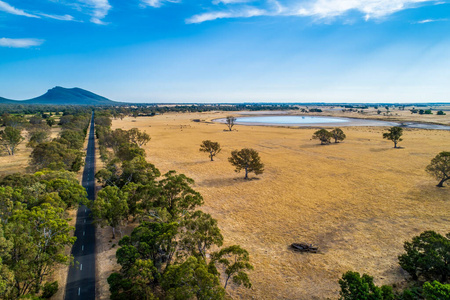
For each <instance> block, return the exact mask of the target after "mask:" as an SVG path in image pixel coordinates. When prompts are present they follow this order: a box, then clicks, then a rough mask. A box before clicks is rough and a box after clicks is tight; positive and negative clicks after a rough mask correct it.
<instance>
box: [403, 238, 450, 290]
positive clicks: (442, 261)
mask: <svg viewBox="0 0 450 300" xmlns="http://www.w3.org/2000/svg"><path fill="white" fill-rule="evenodd" d="M403 248H404V249H405V251H406V253H405V254H402V255H400V256H399V257H398V259H399V263H400V266H401V267H402V268H403V269H404V270H405V271H406V272H408V273H409V274H410V275H411V277H412V278H413V279H414V280H417V279H419V277H421V276H423V277H424V278H425V279H427V280H439V281H441V282H445V281H446V280H447V278H449V276H450V256H449V255H450V233H448V234H447V236H442V235H440V234H438V233H436V232H434V231H425V232H423V233H421V234H420V235H419V236H416V237H414V238H413V239H412V241H411V242H405V244H404V246H403Z"/></svg>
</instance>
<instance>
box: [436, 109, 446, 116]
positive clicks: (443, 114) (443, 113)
mask: <svg viewBox="0 0 450 300" xmlns="http://www.w3.org/2000/svg"><path fill="white" fill-rule="evenodd" d="M437 115H438V116H445V115H446V113H445V112H443V111H442V110H440V111H438V112H437Z"/></svg>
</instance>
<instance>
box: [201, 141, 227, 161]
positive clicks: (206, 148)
mask: <svg viewBox="0 0 450 300" xmlns="http://www.w3.org/2000/svg"><path fill="white" fill-rule="evenodd" d="M221 150H222V149H221V148H220V144H219V143H217V142H211V141H210V140H205V141H203V142H202V144H201V145H200V151H201V152H207V153H209V157H210V158H211V161H213V160H214V159H213V157H214V156H216V155H217V154H218V153H219V152H220V151H221Z"/></svg>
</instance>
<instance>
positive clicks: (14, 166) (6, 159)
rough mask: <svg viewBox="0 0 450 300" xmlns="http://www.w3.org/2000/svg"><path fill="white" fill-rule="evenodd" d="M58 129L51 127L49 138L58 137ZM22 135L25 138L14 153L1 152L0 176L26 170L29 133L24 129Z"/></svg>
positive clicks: (29, 151)
mask: <svg viewBox="0 0 450 300" xmlns="http://www.w3.org/2000/svg"><path fill="white" fill-rule="evenodd" d="M3 129H4V128H0V130H3ZM60 131H61V127H60V126H54V127H52V129H51V138H56V137H58V135H59V132H60ZM22 136H23V137H25V140H24V141H23V142H22V143H21V144H20V145H19V146H18V149H17V152H16V154H14V155H13V156H11V155H7V154H6V153H2V154H3V155H0V166H1V167H0V177H1V176H5V175H9V174H13V173H25V172H26V168H27V167H28V163H29V161H30V154H31V151H32V149H31V148H28V147H27V146H26V145H27V143H28V140H29V135H28V132H27V131H26V130H23V131H22ZM2 150H3V149H2Z"/></svg>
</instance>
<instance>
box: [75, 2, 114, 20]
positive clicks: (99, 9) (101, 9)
mask: <svg viewBox="0 0 450 300" xmlns="http://www.w3.org/2000/svg"><path fill="white" fill-rule="evenodd" d="M81 3H84V4H85V5H86V6H88V7H89V8H90V9H91V22H92V23H95V24H99V25H105V24H107V23H105V22H103V19H104V18H105V17H106V16H107V15H108V12H109V10H110V9H111V8H112V6H111V5H110V4H109V2H108V0H81Z"/></svg>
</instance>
